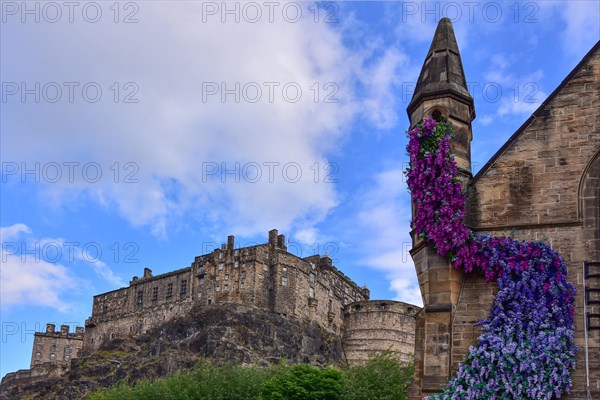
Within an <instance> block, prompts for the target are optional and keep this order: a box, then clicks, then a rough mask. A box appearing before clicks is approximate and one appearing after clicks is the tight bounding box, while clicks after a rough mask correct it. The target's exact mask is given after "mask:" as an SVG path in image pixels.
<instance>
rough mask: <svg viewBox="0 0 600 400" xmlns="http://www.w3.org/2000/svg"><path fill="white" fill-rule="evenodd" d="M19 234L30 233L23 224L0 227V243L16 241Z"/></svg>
mask: <svg viewBox="0 0 600 400" xmlns="http://www.w3.org/2000/svg"><path fill="white" fill-rule="evenodd" d="M21 233H31V230H30V229H29V227H28V226H27V225H25V224H14V225H11V226H6V227H0V241H2V242H4V241H8V240H13V239H16V238H18V237H19V235H20V234H21Z"/></svg>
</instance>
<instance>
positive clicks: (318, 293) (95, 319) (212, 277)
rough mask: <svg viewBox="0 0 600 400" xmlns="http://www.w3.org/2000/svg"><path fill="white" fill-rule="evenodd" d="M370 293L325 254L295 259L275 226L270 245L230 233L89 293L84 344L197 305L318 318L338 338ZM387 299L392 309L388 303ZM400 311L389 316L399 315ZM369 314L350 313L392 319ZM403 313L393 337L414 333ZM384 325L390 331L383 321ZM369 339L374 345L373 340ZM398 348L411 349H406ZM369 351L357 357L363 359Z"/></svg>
mask: <svg viewBox="0 0 600 400" xmlns="http://www.w3.org/2000/svg"><path fill="white" fill-rule="evenodd" d="M369 295H370V294H369V290H368V289H367V288H366V287H362V288H361V287H358V285H357V284H356V283H354V282H353V281H352V280H351V279H350V278H348V277H347V276H346V275H344V274H343V273H342V272H341V271H339V270H338V269H337V268H335V267H334V266H333V265H332V262H331V259H330V258H329V257H327V256H324V257H321V256H319V255H314V256H310V257H306V258H300V257H297V256H295V255H293V254H291V253H289V252H288V251H287V247H286V245H285V237H284V236H283V235H278V234H277V231H276V230H273V231H271V232H269V241H268V243H266V244H260V245H255V246H250V247H245V248H235V242H234V237H233V236H229V237H228V240H227V244H224V245H223V246H222V247H221V248H220V249H216V250H214V251H213V252H212V253H209V254H205V255H202V256H198V257H196V258H195V259H194V262H193V263H192V265H191V266H190V267H187V268H183V269H179V270H176V271H173V272H169V273H166V274H162V275H158V276H153V275H152V271H150V270H149V269H145V271H144V276H143V277H141V278H138V277H134V278H133V279H132V280H131V282H130V285H129V287H126V288H121V289H118V290H114V291H111V292H107V293H103V294H100V295H97V296H94V304H93V309H92V316H91V318H90V319H88V320H87V321H86V334H85V348H86V351H94V350H96V349H98V348H99V347H100V346H101V344H102V343H103V342H104V341H106V340H110V339H115V338H119V337H128V336H137V335H140V334H145V333H146V332H148V331H149V330H150V329H151V328H153V327H156V326H157V325H159V324H161V323H164V322H166V321H169V320H171V319H173V318H175V317H178V316H182V315H185V314H187V313H188V312H189V311H190V309H191V308H192V307H193V306H195V305H202V306H205V307H215V306H219V305H223V304H243V305H247V306H252V307H256V308H260V309H263V310H268V311H271V312H274V313H276V314H279V315H282V316H286V317H291V318H296V319H299V320H305V321H311V322H316V323H317V324H319V325H320V326H322V327H323V328H325V329H326V330H327V331H328V332H331V333H334V334H336V335H341V334H342V332H343V327H344V325H345V324H346V323H347V316H345V314H344V310H345V307H347V306H348V305H349V304H353V303H356V302H365V301H367V300H368V299H369ZM389 304H390V306H391V307H393V308H394V309H395V308H397V306H395V305H394V304H395V303H394V302H389ZM413 307H414V306H413ZM398 310H399V309H398ZM398 310H396V311H395V314H394V315H396V316H399V313H400V311H398ZM373 315H374V314H369V313H366V314H363V313H360V314H356V315H354V318H353V323H358V321H359V320H360V318H363V317H364V318H367V320H368V322H366V325H368V324H375V323H381V324H388V323H389V322H392V320H391V319H390V320H389V321H388V320H387V319H385V318H384V319H379V320H372V316H373ZM407 318H408V319H407V320H406V321H404V320H402V319H401V318H399V317H398V318H396V319H395V320H394V321H396V322H398V323H400V324H404V323H406V324H408V325H406V326H404V325H399V326H398V327H397V328H395V329H396V330H397V331H398V332H399V333H398V335H397V336H396V337H398V338H400V337H401V336H402V335H401V334H400V332H403V331H404V330H408V331H410V330H414V318H413V316H412V314H411V313H409V316H408V317H407ZM411 324H412V325H411ZM375 326H376V325H375ZM382 327H383V325H382ZM385 329H392V328H391V327H389V326H387V325H386V327H385ZM353 340H354V339H353ZM365 340H367V338H365ZM373 340H374V342H373V343H376V342H377V340H379V338H374V339H373ZM398 340H400V339H398ZM402 340H404V339H402ZM388 344H389V343H387V342H386V347H385V348H382V349H381V350H385V349H386V348H387V347H389V346H388ZM369 346H371V347H370V348H372V349H375V348H376V347H377V345H375V344H370V345H369ZM396 347H398V348H399V347H402V346H399V345H398V346H396ZM403 349H404V350H406V351H407V354H412V351H413V350H412V349H408V347H406V346H404V347H403ZM367 353H369V352H362V353H361V352H360V351H359V352H358V353H357V354H360V355H361V357H362V356H364V357H366V354H367ZM365 359H366V358H365Z"/></svg>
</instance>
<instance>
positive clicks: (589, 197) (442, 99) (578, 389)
mask: <svg viewBox="0 0 600 400" xmlns="http://www.w3.org/2000/svg"><path fill="white" fill-rule="evenodd" d="M467 72H468V71H467ZM407 112H408V115H409V119H410V123H411V127H413V126H415V125H416V124H417V123H419V122H420V121H421V120H422V119H423V118H436V119H437V118H439V117H440V116H444V117H447V118H448V120H449V121H450V122H451V123H452V125H453V127H454V131H455V139H454V143H453V148H454V151H455V155H456V158H455V160H456V161H457V164H458V166H459V169H460V173H461V174H462V179H463V181H464V182H465V184H466V185H468V188H469V189H470V199H469V203H468V213H467V220H466V223H467V225H469V226H470V227H471V228H472V229H473V230H474V231H475V232H478V233H482V232H487V233H490V234H492V235H495V236H500V235H506V231H507V230H509V231H510V232H511V234H514V237H515V238H516V239H521V240H528V241H540V240H547V241H548V242H549V243H550V244H551V246H552V247H553V248H554V249H556V250H557V251H558V252H559V253H560V254H561V256H562V257H563V258H564V259H565V263H566V265H567V268H568V271H569V277H568V278H569V280H570V281H571V282H573V284H575V286H576V288H577V295H576V311H575V329H576V333H575V340H576V344H577V346H578V347H579V352H578V354H577V367H576V370H575V372H574V373H573V374H572V378H573V387H572V389H571V394H570V395H567V396H564V397H563V398H567V399H600V42H599V43H597V44H596V45H595V46H594V48H592V49H591V50H590V51H589V53H588V54H587V55H586V56H585V57H584V58H583V59H582V60H581V62H580V63H579V64H578V65H577V66H576V67H575V68H574V69H573V71H572V72H571V73H570V74H569V75H568V76H567V77H566V78H565V79H564V80H563V81H562V83H561V84H560V85H559V86H558V88H556V90H554V92H552V94H550V95H549V96H548V98H547V99H546V100H545V101H544V102H543V103H542V104H541V105H540V107H539V108H538V109H537V110H536V111H535V112H534V113H533V114H532V115H531V117H529V119H527V121H525V123H524V124H523V125H522V126H521V127H520V128H519V129H518V130H517V131H516V132H515V133H514V134H513V135H512V136H511V137H510V139H509V140H508V141H507V142H506V143H505V144H504V146H502V148H501V149H500V150H499V151H498V152H497V153H496V154H495V155H494V156H493V157H492V158H491V159H490V160H489V161H488V162H487V164H485V165H484V166H483V168H481V170H480V171H479V172H478V173H477V174H476V175H475V176H473V175H472V173H471V149H470V143H471V140H472V138H473V135H474V134H475V135H477V132H475V133H473V132H472V129H471V123H472V121H473V120H474V118H475V106H474V103H473V98H472V97H471V95H470V94H469V91H468V89H467V84H466V79H465V72H464V70H463V65H462V61H461V58H460V53H459V49H458V45H457V42H456V38H455V36H454V31H453V28H452V24H451V22H450V20H449V19H447V18H445V19H442V20H441V21H440V23H439V25H438V27H437V30H436V32H435V36H434V38H433V42H432V44H431V47H430V49H429V52H428V53H427V57H426V58H425V62H424V64H423V67H422V70H421V73H420V76H419V80H418V82H417V85H416V88H415V93H414V96H413V98H412V100H411V102H410V104H409V106H408V109H407ZM412 236H413V247H412V250H411V255H412V257H413V260H414V262H415V268H416V271H417V276H418V280H419V285H420V289H421V294H422V297H423V302H424V308H423V310H422V311H421V312H420V313H419V314H418V316H417V329H416V345H415V367H416V368H415V379H414V382H413V385H412V387H411V390H410V396H411V399H421V398H423V397H424V396H426V395H428V394H432V393H436V392H440V391H441V390H440V389H441V387H442V386H443V385H444V384H446V383H447V382H448V380H449V379H450V378H451V377H452V376H454V374H455V372H456V370H457V368H458V364H459V363H460V361H461V360H462V359H463V357H464V356H465V355H466V354H467V353H468V350H469V346H470V345H472V344H474V343H475V342H476V340H477V338H478V336H479V334H480V329H479V328H478V327H476V326H474V324H475V323H476V322H478V321H481V320H483V319H485V318H486V317H487V315H488V313H489V310H490V308H491V305H492V302H493V299H494V295H495V292H496V290H497V289H496V285H495V284H486V282H485V279H484V277H483V275H479V274H476V273H471V274H468V275H467V274H463V273H462V272H460V271H457V270H455V269H453V268H452V267H451V266H450V263H449V261H448V260H447V259H445V258H442V257H440V256H438V255H437V253H436V250H435V249H434V248H433V247H431V246H430V245H427V244H425V243H424V242H423V240H422V239H419V238H417V237H415V235H414V234H413V235H412Z"/></svg>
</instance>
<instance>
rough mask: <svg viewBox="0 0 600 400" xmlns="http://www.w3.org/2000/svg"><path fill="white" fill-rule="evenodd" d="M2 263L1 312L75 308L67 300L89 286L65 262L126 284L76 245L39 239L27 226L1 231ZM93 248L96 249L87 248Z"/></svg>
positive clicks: (21, 225)
mask: <svg viewBox="0 0 600 400" xmlns="http://www.w3.org/2000/svg"><path fill="white" fill-rule="evenodd" d="M0 233H1V236H2V241H1V243H0V245H1V246H2V247H1V253H2V260H1V263H0V279H1V282H0V294H1V296H0V297H1V307H2V309H10V308H12V307H14V306H18V305H33V306H37V307H49V308H53V309H56V310H58V311H61V312H68V311H71V310H72V309H73V307H72V305H71V304H69V302H68V301H67V300H65V296H66V295H67V294H69V292H71V291H73V290H75V289H78V288H80V287H81V286H84V285H85V284H86V283H85V282H84V281H83V280H82V279H81V278H79V277H78V276H76V275H75V274H74V273H73V271H72V270H71V269H70V268H69V267H68V266H67V265H66V263H67V262H68V263H70V264H74V263H76V262H80V263H84V264H86V265H89V266H91V267H92V269H93V271H94V272H95V273H96V274H97V275H98V276H100V277H101V278H103V279H105V280H106V281H108V282H110V283H111V284H113V285H118V286H124V281H123V280H122V279H121V278H120V277H119V276H117V275H115V274H114V272H113V271H112V270H111V269H110V268H109V267H108V266H107V265H106V264H105V263H104V262H102V261H101V260H100V259H96V256H95V255H90V254H83V253H82V251H83V250H82V247H81V246H76V245H75V243H76V242H68V241H66V240H65V239H62V238H42V239H38V238H36V237H35V236H34V235H33V233H32V231H31V229H30V228H29V227H28V226H27V225H25V224H14V225H11V226H8V227H2V228H0ZM87 247H90V248H92V247H94V246H87Z"/></svg>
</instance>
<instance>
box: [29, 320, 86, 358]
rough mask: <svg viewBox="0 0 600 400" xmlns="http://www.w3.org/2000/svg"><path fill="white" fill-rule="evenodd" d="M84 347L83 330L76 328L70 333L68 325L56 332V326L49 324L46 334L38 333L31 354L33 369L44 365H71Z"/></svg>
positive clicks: (62, 326)
mask: <svg viewBox="0 0 600 400" xmlns="http://www.w3.org/2000/svg"><path fill="white" fill-rule="evenodd" d="M82 347H83V328H82V327H79V326H78V327H77V328H75V332H71V333H69V326H68V325H61V327H60V330H59V331H56V328H55V325H54V324H47V325H46V331H45V332H36V333H35V335H34V340H33V349H32V352H31V364H30V365H31V368H33V367H34V366H35V365H40V364H44V363H52V364H60V365H69V364H70V361H71V359H72V358H77V355H78V354H79V350H81V348H82Z"/></svg>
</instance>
